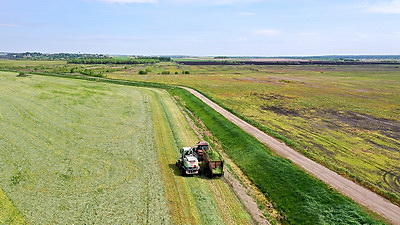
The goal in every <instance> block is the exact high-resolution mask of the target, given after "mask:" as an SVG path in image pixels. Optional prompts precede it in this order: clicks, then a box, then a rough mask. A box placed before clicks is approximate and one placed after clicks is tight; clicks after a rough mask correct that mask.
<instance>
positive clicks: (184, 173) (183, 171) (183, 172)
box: [181, 167, 186, 176]
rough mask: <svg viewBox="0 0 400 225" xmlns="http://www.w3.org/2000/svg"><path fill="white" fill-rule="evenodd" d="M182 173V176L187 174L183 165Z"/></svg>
mask: <svg viewBox="0 0 400 225" xmlns="http://www.w3.org/2000/svg"><path fill="white" fill-rule="evenodd" d="M181 175H182V176H185V175H186V171H185V169H183V168H182V167H181Z"/></svg>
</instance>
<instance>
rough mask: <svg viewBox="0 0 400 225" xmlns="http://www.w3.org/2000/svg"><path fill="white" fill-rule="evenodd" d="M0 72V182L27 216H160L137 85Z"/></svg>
mask: <svg viewBox="0 0 400 225" xmlns="http://www.w3.org/2000/svg"><path fill="white" fill-rule="evenodd" d="M15 75H16V74H15V73H1V77H0V83H1V85H0V93H1V95H0V102H1V106H0V107H1V108H0V115H1V117H0V119H1V121H2V122H1V123H0V130H2V132H1V133H0V146H1V148H0V149H1V151H0V155H1V156H0V165H1V170H2V171H3V172H2V173H1V174H0V176H1V183H0V185H1V186H0V187H1V188H2V189H3V190H4V191H5V192H6V193H7V195H8V196H9V197H10V199H11V200H12V201H13V202H14V203H15V206H16V207H17V208H18V209H19V210H20V211H21V213H22V214H23V215H24V216H25V217H26V220H27V221H28V222H29V223H38V224H50V223H53V224H57V223H58V224H59V223H69V224H71V223H111V222H112V223H131V222H134V223H159V222H162V223H168V221H170V217H169V211H168V204H167V201H166V200H165V197H164V196H165V191H164V186H163V182H162V180H161V179H160V177H161V173H160V170H159V169H158V168H159V166H158V160H154V159H157V153H156V151H155V146H154V144H153V143H154V139H153V133H152V125H153V122H152V120H151V117H150V115H149V113H150V107H149V106H148V105H146V104H143V98H144V97H145V95H144V94H143V93H142V92H141V91H139V90H138V89H135V88H131V87H120V86H115V85H110V84H98V83H92V82H86V81H76V80H66V79H58V78H47V77H24V78H16V77H15Z"/></svg>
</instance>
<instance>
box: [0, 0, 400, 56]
mask: <svg viewBox="0 0 400 225" xmlns="http://www.w3.org/2000/svg"><path fill="white" fill-rule="evenodd" d="M28 51H29V52H33V51H35V52H43V53H60V52H67V53H79V52H80V53H99V54H121V55H191V56H309V55H352V54H353V55H371V54H379V55H400V0H324V1H317V0H0V52H28Z"/></svg>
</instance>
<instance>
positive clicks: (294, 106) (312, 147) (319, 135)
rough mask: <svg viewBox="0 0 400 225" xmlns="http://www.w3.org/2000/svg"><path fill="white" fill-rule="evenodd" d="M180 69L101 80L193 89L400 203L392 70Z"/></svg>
mask: <svg viewBox="0 0 400 225" xmlns="http://www.w3.org/2000/svg"><path fill="white" fill-rule="evenodd" d="M179 66H180V67H181V65H179ZM182 67H183V66H182ZM184 69H185V70H190V75H180V76H175V75H165V76H158V75H153V74H148V75H145V76H136V75H134V74H131V73H129V72H127V71H119V72H114V73H110V74H108V76H109V77H113V78H120V79H129V80H135V81H147V82H158V83H167V84H176V85H185V86H189V87H192V88H195V89H197V90H199V91H200V92H202V93H203V94H205V95H206V96H209V97H210V98H212V99H213V100H215V101H216V102H218V103H219V104H220V105H223V106H225V108H227V109H228V110H229V111H231V112H234V113H236V114H237V115H239V116H240V117H241V118H244V119H245V120H247V121H249V122H250V123H252V124H254V125H256V126H257V127H259V128H260V129H261V130H263V131H265V132H266V133H268V134H270V135H272V136H274V137H276V138H279V139H281V140H283V141H285V142H286V143H287V144H288V145H290V146H293V147H295V148H296V150H298V151H299V152H301V153H302V154H304V155H306V156H308V157H310V158H312V159H313V160H316V161H318V162H320V163H321V164H324V165H326V166H327V167H329V168H331V169H332V170H335V171H337V172H339V173H341V174H343V175H345V176H347V177H350V178H352V179H353V180H355V181H357V182H359V183H361V184H363V185H365V186H366V187H368V188H370V189H372V190H374V191H376V192H378V193H379V194H381V195H382V196H384V197H386V198H388V199H390V200H391V201H393V202H394V203H396V204H400V190H399V188H398V186H396V184H395V177H396V176H399V175H400V173H399V170H398V168H397V164H398V162H399V161H400V153H399V149H400V140H399V136H398V129H399V126H400V121H399V119H398V118H399V111H398V110H399V108H400V104H399V102H400V92H399V90H400V71H399V69H398V68H396V66H393V65H364V66H319V65H313V66H251V65H242V66H226V65H225V66H185V68H184ZM390 124H392V125H390ZM367 168H368V169H367ZM388 174H389V176H388Z"/></svg>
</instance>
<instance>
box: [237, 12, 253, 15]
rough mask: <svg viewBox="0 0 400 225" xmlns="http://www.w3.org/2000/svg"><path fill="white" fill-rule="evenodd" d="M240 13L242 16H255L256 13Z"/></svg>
mask: <svg viewBox="0 0 400 225" xmlns="http://www.w3.org/2000/svg"><path fill="white" fill-rule="evenodd" d="M239 15H241V16H254V15H255V13H252V12H241V13H239Z"/></svg>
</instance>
